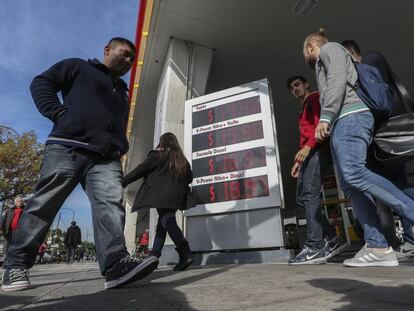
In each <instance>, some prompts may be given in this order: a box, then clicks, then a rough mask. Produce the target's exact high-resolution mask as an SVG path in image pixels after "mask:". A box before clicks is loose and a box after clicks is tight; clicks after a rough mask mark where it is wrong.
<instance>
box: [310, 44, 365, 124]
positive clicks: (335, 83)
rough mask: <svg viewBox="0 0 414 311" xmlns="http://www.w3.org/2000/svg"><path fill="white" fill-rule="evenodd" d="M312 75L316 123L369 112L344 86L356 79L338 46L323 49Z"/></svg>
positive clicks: (348, 56)
mask: <svg viewBox="0 0 414 311" xmlns="http://www.w3.org/2000/svg"><path fill="white" fill-rule="evenodd" d="M315 71H316V81H317V84H318V89H319V93H320V103H321V117H320V120H319V122H327V123H332V122H333V121H334V120H336V119H338V118H341V117H344V116H346V115H349V114H351V113H356V112H362V111H367V110H369V108H368V107H367V106H366V105H365V104H364V103H363V101H362V100H361V99H360V98H359V96H358V95H357V94H356V92H355V91H354V90H353V89H352V88H351V87H350V86H348V85H347V81H349V82H350V83H351V84H352V85H354V84H355V83H356V81H357V79H358V75H357V72H356V69H355V65H354V63H353V61H352V58H351V55H350V54H349V53H348V51H347V50H346V49H345V48H344V47H343V46H342V45H340V44H339V43H336V42H328V43H326V44H325V45H323V46H322V47H321V53H320V56H319V59H318V61H317V62H316V65H315Z"/></svg>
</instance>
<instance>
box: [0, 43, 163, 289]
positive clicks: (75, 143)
mask: <svg viewBox="0 0 414 311" xmlns="http://www.w3.org/2000/svg"><path fill="white" fill-rule="evenodd" d="M134 59H135V46H134V45H133V44H132V43H131V42H130V41H128V40H126V39H124V38H113V39H111V40H110V41H109V43H108V44H107V46H105V49H104V60H103V63H101V62H99V61H98V60H96V59H94V60H88V61H85V60H82V59H77V58H72V59H66V60H63V61H61V62H59V63H57V64H55V65H53V66H52V67H51V68H50V69H48V70H46V71H45V72H44V73H42V74H40V75H38V76H37V77H35V78H34V79H33V82H32V84H31V86H30V90H31V92H32V96H33V99H34V102H35V104H36V107H37V108H38V110H39V111H40V113H41V114H42V115H44V116H45V117H47V118H49V119H50V120H51V121H52V122H53V124H54V125H53V129H52V131H51V133H50V135H49V137H48V139H47V141H46V151H45V154H44V159H43V164H42V169H41V172H40V179H39V182H38V185H37V188H36V193H35V195H34V196H33V198H32V199H31V200H30V202H29V203H28V204H27V207H26V209H25V210H24V212H23V214H22V217H21V220H20V226H19V228H18V230H17V231H16V233H15V234H14V236H13V240H12V242H11V245H10V247H9V249H8V252H7V257H6V260H5V263H4V272H3V284H2V289H3V290H5V291H16V290H22V289H26V288H29V287H30V281H29V277H28V269H29V268H31V267H32V266H33V264H34V261H35V258H36V255H37V251H38V249H39V246H40V244H41V243H42V241H44V239H45V237H46V234H47V232H48V230H49V227H50V225H51V224H52V221H53V219H54V218H55V216H56V214H57V212H58V211H59V209H60V207H61V206H62V204H63V202H64V201H65V200H66V198H67V197H68V196H69V194H70V193H71V192H72V191H73V189H74V188H75V187H76V186H77V185H78V184H79V183H80V184H81V185H82V187H83V189H84V190H85V192H86V194H87V195H88V197H89V201H90V203H91V206H92V216H93V224H94V236H95V244H96V250H97V256H98V260H99V266H100V269H101V272H102V275H104V276H105V279H106V282H105V288H113V287H118V286H121V285H125V284H127V283H130V282H132V281H136V280H138V279H141V278H143V277H145V276H146V275H148V274H149V273H151V272H152V271H153V270H154V269H155V268H156V267H157V265H158V259H157V258H156V257H154V256H150V257H148V258H146V259H145V260H137V259H135V258H132V257H130V256H129V254H128V252H127V250H126V247H125V239H124V234H123V229H124V224H125V209H124V207H123V206H122V186H121V178H122V169H121V163H120V157H121V155H122V154H124V153H125V152H126V151H127V150H128V141H127V139H126V136H125V130H126V128H125V126H126V121H127V114H128V89H127V85H126V83H125V82H124V81H123V80H122V79H120V77H121V76H123V75H124V74H126V73H127V72H128V71H129V70H130V68H131V66H132V64H133V62H134ZM58 92H61V94H62V98H63V104H62V103H61V102H60V100H59V97H58V96H57V93H58Z"/></svg>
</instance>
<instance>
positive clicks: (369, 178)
mask: <svg viewBox="0 0 414 311" xmlns="http://www.w3.org/2000/svg"><path fill="white" fill-rule="evenodd" d="M373 130H374V118H373V116H372V114H371V112H369V111H366V112H360V113H354V114H350V115H348V116H345V117H343V118H340V119H338V120H337V121H336V124H335V125H334V127H333V129H332V131H331V150H332V157H333V161H334V165H335V166H336V168H337V170H338V173H339V177H340V180H341V185H342V189H343V191H344V193H345V194H346V195H347V196H348V197H349V198H350V200H351V203H352V208H353V210H354V212H355V215H356V216H357V218H358V220H359V221H360V223H361V226H362V227H363V229H364V237H365V241H366V243H367V246H368V247H378V248H384V247H388V243H387V241H386V240H385V237H384V235H383V232H382V229H381V226H380V223H379V218H378V214H377V210H376V205H375V201H379V202H381V203H383V204H385V205H388V206H389V207H390V208H391V209H392V210H393V211H394V212H396V213H397V214H399V215H401V216H403V217H405V218H407V219H408V220H410V221H414V201H413V200H412V199H411V198H410V197H408V196H407V195H406V194H404V193H403V192H402V191H401V190H400V189H398V188H397V187H396V186H395V185H394V184H393V183H391V182H390V181H389V180H387V179H386V178H384V177H382V176H380V175H378V174H375V173H373V172H372V171H370V170H368V169H367V167H366V158H367V151H368V147H369V145H370V143H371V142H372V138H373Z"/></svg>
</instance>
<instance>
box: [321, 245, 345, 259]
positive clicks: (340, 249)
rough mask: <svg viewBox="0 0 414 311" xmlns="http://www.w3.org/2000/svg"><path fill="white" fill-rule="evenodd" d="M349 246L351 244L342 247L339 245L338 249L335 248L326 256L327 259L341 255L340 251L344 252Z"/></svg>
mask: <svg viewBox="0 0 414 311" xmlns="http://www.w3.org/2000/svg"><path fill="white" fill-rule="evenodd" d="M348 247H349V244H344V245H342V246H341V247H338V248H337V249H336V250H334V251H333V252H332V253H330V254H329V255H328V256H326V259H331V258H332V257H335V256H336V255H339V254H340V253H342V252H344V251H345V250H346V249H347V248H348Z"/></svg>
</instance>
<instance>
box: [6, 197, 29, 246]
mask: <svg viewBox="0 0 414 311" xmlns="http://www.w3.org/2000/svg"><path fill="white" fill-rule="evenodd" d="M24 206H25V205H24V201H23V199H22V198H21V197H16V199H15V200H14V206H13V207H11V208H9V209H7V210H6V211H5V215H4V217H3V220H2V224H1V226H0V227H1V228H2V230H1V231H3V234H4V237H5V238H6V247H5V248H6V251H7V249H8V248H9V245H10V243H11V241H12V238H13V235H14V233H15V232H16V230H17V228H18V226H19V222H20V216H21V215H22V212H23V209H24Z"/></svg>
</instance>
